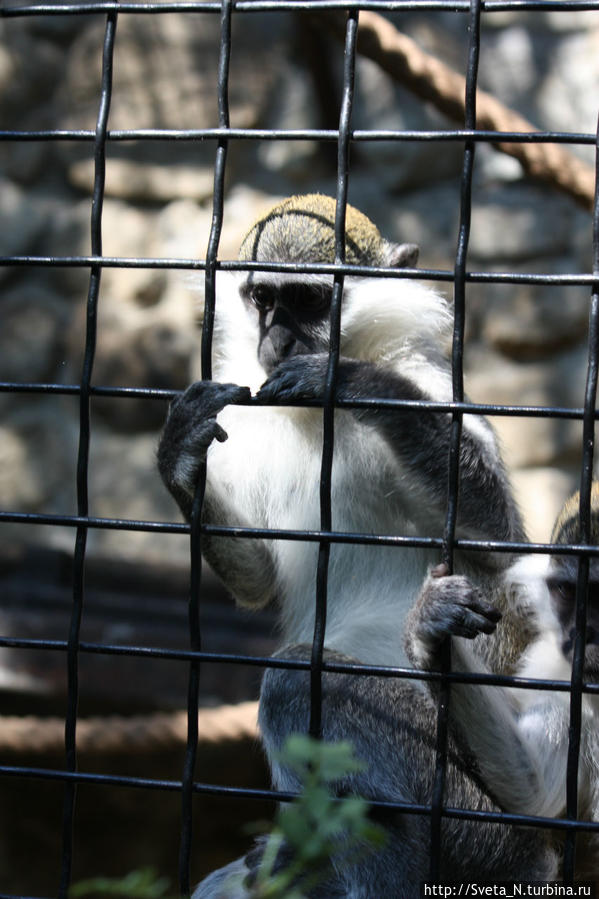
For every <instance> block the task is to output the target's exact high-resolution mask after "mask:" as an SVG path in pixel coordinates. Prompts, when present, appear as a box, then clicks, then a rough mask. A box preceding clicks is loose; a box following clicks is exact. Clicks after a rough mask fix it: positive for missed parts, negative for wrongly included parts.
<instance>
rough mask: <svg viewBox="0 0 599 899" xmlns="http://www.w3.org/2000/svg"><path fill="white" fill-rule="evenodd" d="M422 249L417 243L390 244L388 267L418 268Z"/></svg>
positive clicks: (388, 245) (388, 247) (388, 248)
mask: <svg viewBox="0 0 599 899" xmlns="http://www.w3.org/2000/svg"><path fill="white" fill-rule="evenodd" d="M419 253H420V247H419V246H418V244H415V243H388V244H387V265H389V266H390V267H392V268H416V265H417V264H418V254H419Z"/></svg>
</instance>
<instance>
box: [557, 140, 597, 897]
mask: <svg viewBox="0 0 599 899" xmlns="http://www.w3.org/2000/svg"><path fill="white" fill-rule="evenodd" d="M593 275H594V276H595V277H596V278H597V281H595V283H594V284H593V292H592V295H591V305H590V310H589V346H588V364H587V379H586V386H585V395H584V417H583V424H582V467H581V472H580V505H579V516H580V542H581V543H583V544H588V543H590V541H591V487H592V484H593V457H594V452H595V403H596V396H597V378H598V365H599V124H598V127H597V140H596V146H595V202H594V209H593ZM588 583H589V557H588V556H580V558H579V560H578V578H577V583H576V636H575V638H574V652H573V658H572V678H571V689H570V728H569V734H568V761H567V769H566V817H567V818H570V819H572V820H576V818H577V815H578V761H579V757H580V732H581V727H582V683H583V668H584V655H585V647H586V606H587V595H588ZM575 875H576V831H574V830H570V831H567V833H566V840H565V845H564V883H565V884H567V885H572V884H573V882H574V878H575Z"/></svg>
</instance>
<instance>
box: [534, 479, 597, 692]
mask: <svg viewBox="0 0 599 899" xmlns="http://www.w3.org/2000/svg"><path fill="white" fill-rule="evenodd" d="M579 505H580V494H579V493H575V494H574V496H572V497H570V499H569V500H567V502H566V503H565V504H564V507H563V509H562V511H561V513H560V515H559V516H558V519H557V521H556V523H555V527H554V529H553V534H552V535H551V542H552V543H557V544H579V543H582V531H581V525H580V515H579ZM590 540H591V543H592V544H597V545H599V482H595V483H593V486H592V491H591V534H590ZM577 578H578V557H577V556H572V555H568V556H566V555H564V556H559V555H556V556H553V557H552V559H551V564H550V568H549V575H548V577H547V586H548V587H549V592H550V594H551V601H552V604H553V607H554V610H555V612H556V614H557V617H558V619H559V622H560V625H561V628H562V635H563V643H562V651H563V653H564V655H565V656H566V657H567V658H571V655H572V650H573V646H574V635H575V616H576V583H577ZM586 642H587V649H586V655H585V671H586V673H587V676H588V675H589V674H591V673H593V674H597V673H598V672H599V558H598V557H596V556H590V557H589V584H588V601H587V627H586Z"/></svg>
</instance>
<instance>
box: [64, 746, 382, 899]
mask: <svg viewBox="0 0 599 899" xmlns="http://www.w3.org/2000/svg"><path fill="white" fill-rule="evenodd" d="M279 761H280V762H281V764H283V765H284V766H285V767H286V768H290V769H291V770H292V771H294V772H295V773H296V774H297V776H298V779H299V781H300V784H301V792H300V795H299V796H298V798H297V799H295V800H294V801H293V802H290V803H287V804H285V805H282V806H281V807H280V808H279V810H278V812H277V817H276V820H275V823H274V826H273V828H272V830H271V832H270V834H269V836H268V838H267V840H266V844H265V847H264V853H263V856H262V861H261V864H260V868H259V870H258V873H257V876H256V879H255V882H254V883H253V884H252V885H251V886H247V887H246V889H247V891H248V893H249V895H250V896H251V897H252V899H305V895H306V892H307V891H309V890H310V889H311V888H312V887H313V886H315V885H316V884H318V883H322V882H323V881H325V880H326V878H327V876H328V874H329V873H330V859H331V857H332V856H335V857H336V859H337V862H338V863H341V864H347V865H350V864H355V863H356V862H357V861H358V860H359V858H360V857H361V855H363V853H366V852H372V851H375V850H376V849H379V848H380V847H381V846H383V844H384V842H385V838H386V834H385V831H384V830H383V829H382V828H381V827H379V826H378V825H376V824H373V823H372V821H370V820H369V818H368V803H367V802H366V800H365V799H361V798H359V797H357V796H348V797H344V798H343V799H339V798H337V797H336V796H335V795H334V792H333V787H334V784H336V783H338V782H339V781H342V780H343V778H344V777H346V776H347V775H348V774H354V773H356V772H358V771H361V770H362V768H363V767H364V766H363V764H362V762H360V760H359V759H357V758H356V756H355V755H354V751H353V747H352V745H351V743H347V742H340V743H323V742H320V741H319V740H313V739H311V738H310V737H307V736H303V735H301V734H294V735H292V736H290V737H289V738H288V739H287V740H286V742H285V745H284V747H283V749H282V751H281V753H280V755H279ZM281 851H283V852H284V856H285V862H284V865H283V866H281V869H280V870H278V867H279V866H277V858H278V856H279V852H281ZM169 886H170V884H169V881H168V880H167V879H166V878H165V877H160V876H159V875H158V874H157V873H156V871H155V870H154V869H153V868H143V869H141V870H138V871H131V873H129V874H127V875H126V876H125V877H122V878H108V877H95V878H91V879H89V880H83V881H80V882H79V883H76V884H74V885H73V886H72V887H71V889H70V890H69V899H81V897H86V896H111V897H122V899H168V889H169ZM235 886H237V884H235V883H231V887H235Z"/></svg>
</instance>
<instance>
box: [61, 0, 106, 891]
mask: <svg viewBox="0 0 599 899" xmlns="http://www.w3.org/2000/svg"><path fill="white" fill-rule="evenodd" d="M116 23H117V14H116V12H111V13H109V15H108V16H107V21H106V30H105V35H104V47H103V54H102V95H101V101H100V108H99V112H98V119H97V125H96V139H95V144H94V164H95V174H94V188H93V198H92V213H91V250H92V253H93V254H94V255H96V256H101V255H102V207H103V202H104V183H105V175H106V135H107V128H108V114H109V112H110V100H111V95H112V62H113V54H114V40H115V34H116ZM101 274H102V268H101V266H100V265H93V266H92V267H91V272H90V280H89V289H88V296H87V321H86V335H85V353H84V358H83V370H82V373H81V382H80V394H79V450H78V456H77V512H78V515H79V516H81V517H85V516H87V515H88V512H89V503H88V467H89V445H90V384H91V377H92V369H93V364H94V355H95V350H96V330H97V312H98V296H99V291H100V278H101ZM87 530H88V529H87V525H85V524H81V525H79V526H78V527H77V534H76V538H75V553H74V559H73V607H72V611H71V622H70V628H69V639H68V649H67V685H68V695H67V711H66V717H65V750H66V768H67V771H71V772H74V771H76V770H77V706H78V699H79V634H80V630H81V618H82V614H83V598H84V578H85V549H86V544H87ZM75 792H76V785H75V782H74V781H71V782H67V783H66V784H65V795H64V808H63V849H62V865H61V875H60V885H59V896H60V899H64V897H66V894H67V890H68V888H69V884H70V881H71V869H72V861H73V826H74V816H75Z"/></svg>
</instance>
